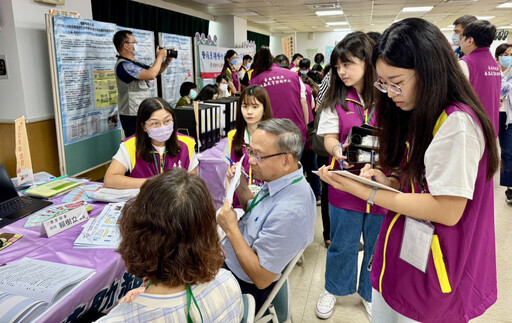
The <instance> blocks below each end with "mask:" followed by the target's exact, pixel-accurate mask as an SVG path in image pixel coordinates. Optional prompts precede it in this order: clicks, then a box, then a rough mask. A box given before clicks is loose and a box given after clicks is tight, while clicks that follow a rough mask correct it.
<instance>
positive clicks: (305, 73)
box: [300, 70, 309, 75]
mask: <svg viewBox="0 0 512 323" xmlns="http://www.w3.org/2000/svg"><path fill="white" fill-rule="evenodd" d="M308 72H309V71H308V70H300V74H304V75H307V74H308Z"/></svg>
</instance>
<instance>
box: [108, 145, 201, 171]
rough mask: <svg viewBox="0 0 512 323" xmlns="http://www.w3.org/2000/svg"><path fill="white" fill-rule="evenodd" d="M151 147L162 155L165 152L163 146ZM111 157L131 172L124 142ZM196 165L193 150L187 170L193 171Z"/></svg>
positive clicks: (196, 161) (197, 161)
mask: <svg viewBox="0 0 512 323" xmlns="http://www.w3.org/2000/svg"><path fill="white" fill-rule="evenodd" d="M153 147H154V148H155V149H156V151H158V153H159V154H160V155H162V154H163V153H164V152H165V147H157V146H155V145H153ZM112 158H113V159H115V160H117V161H118V162H120V163H121V164H122V165H123V166H124V167H125V168H126V169H127V170H128V172H130V173H131V172H132V163H131V161H130V154H129V153H128V149H127V148H126V145H125V144H124V142H122V143H121V145H119V150H118V151H117V153H116V154H115V155H114V157H112ZM198 165H199V160H198V159H197V156H196V152H195V151H194V152H193V153H192V158H190V163H189V165H188V169H187V172H191V171H193V170H194V169H195V168H196V167H197V166H198Z"/></svg>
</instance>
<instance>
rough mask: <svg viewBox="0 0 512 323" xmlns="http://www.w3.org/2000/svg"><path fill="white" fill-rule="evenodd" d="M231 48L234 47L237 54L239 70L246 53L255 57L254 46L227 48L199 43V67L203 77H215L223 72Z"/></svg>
mask: <svg viewBox="0 0 512 323" xmlns="http://www.w3.org/2000/svg"><path fill="white" fill-rule="evenodd" d="M230 49H233V50H234V51H235V52H236V54H237V57H238V63H237V65H236V68H237V70H238V69H240V66H242V63H243V60H242V58H243V57H244V56H245V55H250V56H251V57H254V48H227V47H215V46H208V45H198V51H199V67H200V71H201V78H202V79H214V78H216V77H217V76H218V75H219V74H220V73H221V72H222V67H223V66H224V56H225V55H226V52H227V51H228V50H230Z"/></svg>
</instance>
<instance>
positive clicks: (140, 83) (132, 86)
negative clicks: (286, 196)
mask: <svg viewBox="0 0 512 323" xmlns="http://www.w3.org/2000/svg"><path fill="white" fill-rule="evenodd" d="M112 41H113V43H114V46H115V47H116V50H117V52H118V53H119V55H117V63H116V66H115V67H114V71H115V74H116V83H117V92H118V96H117V97H118V106H119V114H120V117H121V125H122V127H123V130H124V134H125V136H126V137H130V136H131V135H133V134H134V133H135V119H136V117H137V109H138V108H139V105H140V103H141V102H142V101H143V100H144V99H147V98H149V97H151V89H150V88H151V86H152V83H153V82H154V79H155V78H156V77H157V76H158V75H160V74H162V73H163V71H165V69H166V68H167V67H168V66H169V63H170V62H171V61H172V58H170V57H167V48H162V49H159V48H157V49H156V59H155V62H154V63H153V65H151V66H147V65H145V64H142V63H140V62H136V61H135V56H136V55H137V53H138V52H139V48H138V46H137V40H136V39H135V37H134V36H133V33H132V32H131V31H129V30H121V31H118V32H117V33H116V34H115V35H114V38H113V40H112Z"/></svg>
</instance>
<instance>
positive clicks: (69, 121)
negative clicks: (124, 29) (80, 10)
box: [53, 16, 120, 145]
mask: <svg viewBox="0 0 512 323" xmlns="http://www.w3.org/2000/svg"><path fill="white" fill-rule="evenodd" d="M53 19H54V20H53V25H54V35H55V53H56V60H57V74H58V83H59V92H60V109H61V117H62V120H61V122H62V128H63V138H64V145H69V144H71V143H74V142H78V141H81V140H84V139H87V138H90V137H94V136H97V135H99V134H102V133H106V132H109V131H113V130H117V129H120V123H119V122H118V120H119V118H118V112H117V87H116V79H115V74H114V65H115V63H116V49H115V47H114V44H113V43H112V37H113V36H114V33H115V32H116V25H114V24H111V23H104V22H98V21H93V20H86V19H77V18H69V17H63V16H55V17H53Z"/></svg>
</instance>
